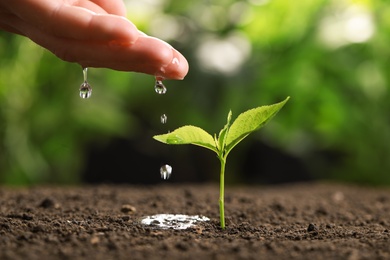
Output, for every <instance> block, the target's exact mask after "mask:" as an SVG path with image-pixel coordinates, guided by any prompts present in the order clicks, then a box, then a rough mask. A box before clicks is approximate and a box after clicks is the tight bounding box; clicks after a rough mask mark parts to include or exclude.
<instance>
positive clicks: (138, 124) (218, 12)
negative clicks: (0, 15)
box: [0, 0, 390, 185]
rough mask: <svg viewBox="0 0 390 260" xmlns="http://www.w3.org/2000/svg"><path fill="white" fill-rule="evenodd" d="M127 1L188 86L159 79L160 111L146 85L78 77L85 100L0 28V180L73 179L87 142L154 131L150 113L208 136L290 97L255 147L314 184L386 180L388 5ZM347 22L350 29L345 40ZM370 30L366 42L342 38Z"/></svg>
mask: <svg viewBox="0 0 390 260" xmlns="http://www.w3.org/2000/svg"><path fill="white" fill-rule="evenodd" d="M126 4H127V5H128V17H129V19H131V20H132V21H133V22H134V23H135V24H136V25H137V26H138V28H140V29H141V30H144V31H145V32H146V33H148V34H149V35H152V36H156V37H161V38H163V39H164V40H167V41H169V42H170V43H171V44H172V45H173V46H174V47H175V48H177V49H178V50H180V51H181V52H182V53H184V55H185V56H186V57H187V59H188V60H189V64H190V73H189V74H188V76H187V77H186V79H185V80H184V81H182V82H174V81H169V82H167V83H166V85H167V87H168V94H167V95H166V96H165V97H164V98H163V100H164V101H163V102H160V101H159V100H161V96H160V97H158V98H157V97H155V95H154V94H153V78H152V77H150V76H145V75H139V74H134V73H123V72H115V71H110V70H105V69H90V71H89V72H90V73H89V80H90V83H91V84H92V87H93V89H94V92H93V96H92V98H91V100H88V101H87V102H85V100H79V98H78V93H77V89H78V87H79V85H80V84H81V81H82V73H81V68H80V66H78V65H77V64H67V63H65V62H62V61H60V60H58V59H57V58H55V57H54V56H53V55H52V54H50V53H48V52H47V51H44V50H43V49H42V48H39V47H37V46H35V45H34V44H33V43H31V42H30V41H28V40H26V39H23V38H22V37H20V36H14V35H11V34H8V33H5V32H0V182H1V183H22V184H23V183H39V182H55V183H69V182H73V183H74V182H77V180H78V179H79V177H80V175H81V174H82V171H83V168H84V165H85V157H86V153H87V151H88V146H89V145H90V144H95V143H98V144H99V145H100V146H103V147H104V146H105V145H106V143H108V142H109V140H110V139H111V138H114V137H118V136H121V137H124V138H128V139H131V140H138V139H139V137H140V135H142V134H143V133H150V134H152V133H153V131H158V129H159V127H160V124H159V122H158V120H156V117H158V116H159V115H156V114H158V111H161V109H164V110H165V111H164V112H165V113H166V114H168V116H169V118H170V121H169V122H170V123H172V124H173V125H171V126H170V127H172V128H176V127H175V126H181V125H184V124H185V123H186V122H188V119H189V118H190V119H191V122H193V124H195V125H198V126H202V128H204V129H212V125H214V124H217V123H220V124H221V125H222V124H224V123H225V122H224V121H223V120H222V118H224V117H225V113H226V111H225V109H226V107H230V108H231V109H232V110H233V111H245V110H247V109H248V108H251V107H255V106H257V104H258V103H259V102H261V103H270V104H271V103H274V102H275V98H278V97H279V98H280V97H284V96H286V93H288V94H289V95H292V96H294V100H292V101H291V102H290V104H289V109H288V111H286V112H285V113H283V114H281V115H279V117H278V122H279V123H280V124H276V123H274V122H271V124H270V126H269V127H267V128H265V129H264V131H262V133H261V135H258V136H256V138H258V139H261V140H262V141H264V140H266V142H268V144H269V145H270V146H272V147H276V148H278V149H280V150H283V151H284V152H285V153H288V154H291V155H292V156H294V157H297V158H299V160H300V161H302V162H304V164H305V166H306V167H307V168H308V169H309V170H310V171H311V172H312V173H313V174H314V175H313V177H314V178H319V179H331V180H342V181H348V182H359V183H365V184H388V185H389V184H390V175H389V174H388V173H389V172H390V160H388V159H387V155H388V154H390V123H389V116H388V113H387V111H389V110H390V104H389V102H388V100H389V98H390V95H389V93H390V89H389V86H390V74H389V73H388V57H389V56H390V48H389V42H390V18H389V17H390V5H388V1H384V0H357V1H325V0H311V1H295V2H291V1H285V0H273V1H260V0H254V1H252V0H251V1H246V0H240V1H236V0H218V1H212V2H210V1H172V0H164V1H157V2H156V1H154V2H153V3H152V2H150V1H127V2H126ZM200 18H201V19H200ZM354 21H355V22H354ZM356 21H360V22H357V23H356ZM359 24H360V25H362V27H361V28H360V29H361V30H360V31H359V33H353V32H352V33H351V32H349V31H348V30H349V29H351V28H354V27H355V26H358V25H359ZM352 25H353V26H352ZM370 26H371V27H372V29H373V30H372V34H371V35H370V36H369V37H368V38H366V39H362V38H361V40H360V41H359V39H358V41H356V38H348V37H351V36H352V37H353V36H355V37H356V36H362V35H363V34H364V33H366V32H367V28H368V29H369V28H370ZM358 29H359V28H358ZM351 39H355V41H352V40H351ZM218 44H219V45H218ZM207 50H209V52H207ZM218 50H220V52H221V53H222V54H219V56H216V57H217V59H214V58H213V57H214V56H215V55H216V54H218ZM227 53H228V54H229V55H227ZM201 54H203V56H202V55H201ZM228 58H236V59H233V60H231V59H228ZM215 60H217V61H219V63H218V62H217V63H216V64H215V63H214V62H215ZM232 64H233V65H234V64H237V66H235V67H229V70H227V69H226V68H227V67H228V66H230V65H232ZM210 65H214V66H210ZM216 68H218V69H216ZM220 68H222V69H220ZM215 121H216V122H215ZM145 122H147V125H148V127H150V129H145ZM219 139H220V140H222V139H221V138H219ZM240 148H241V149H242V150H243V152H245V149H246V147H245V145H242V146H241V147H240ZM144 149H145V150H147V151H152V150H153V146H147V147H144ZM183 156H187V157H190V155H188V154H184V153H183ZM237 160H239V159H237ZM241 165H242V163H240V162H239V161H237V163H233V162H232V161H231V164H230V167H240V166H241ZM230 169H231V171H232V172H233V173H235V172H240V169H234V168H230ZM107 174H108V175H109V173H107ZM286 174H288V172H286ZM157 177H158V176H157ZM236 179H237V178H236ZM242 181H246V180H245V179H244V180H242Z"/></svg>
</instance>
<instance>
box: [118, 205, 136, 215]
mask: <svg viewBox="0 0 390 260" xmlns="http://www.w3.org/2000/svg"><path fill="white" fill-rule="evenodd" d="M136 211H137V209H136V208H135V207H134V206H131V205H129V204H124V205H122V207H121V212H122V213H134V212H136Z"/></svg>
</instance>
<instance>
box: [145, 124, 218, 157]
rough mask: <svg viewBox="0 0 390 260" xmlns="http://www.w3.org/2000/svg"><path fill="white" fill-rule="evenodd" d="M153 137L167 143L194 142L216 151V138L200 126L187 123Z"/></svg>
mask: <svg viewBox="0 0 390 260" xmlns="http://www.w3.org/2000/svg"><path fill="white" fill-rule="evenodd" d="M153 138H154V139H155V140H157V141H160V142H162V143H165V144H193V145H198V146H202V147H205V148H208V149H210V150H212V151H214V152H216V153H218V150H217V149H216V147H215V146H216V145H215V141H214V138H213V137H212V136H211V135H210V134H209V133H207V132H206V131H205V130H203V129H202V128H200V127H197V126H192V125H186V126H183V127H179V128H177V129H176V130H175V131H173V132H170V133H168V134H162V135H155V136H153Z"/></svg>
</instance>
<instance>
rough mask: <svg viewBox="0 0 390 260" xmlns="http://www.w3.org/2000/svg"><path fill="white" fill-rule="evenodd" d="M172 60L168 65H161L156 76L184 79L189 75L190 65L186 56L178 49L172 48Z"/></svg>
mask: <svg viewBox="0 0 390 260" xmlns="http://www.w3.org/2000/svg"><path fill="white" fill-rule="evenodd" d="M171 51H172V60H171V62H170V63H168V64H167V65H164V66H162V67H161V69H160V71H158V72H157V73H156V76H158V77H163V78H166V79H177V80H182V79H184V77H185V76H186V75H187V73H188V70H189V65H188V62H187V60H186V58H185V57H184V56H183V55H182V54H181V53H180V52H178V51H177V50H175V49H173V48H171Z"/></svg>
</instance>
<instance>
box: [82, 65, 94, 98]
mask: <svg viewBox="0 0 390 260" xmlns="http://www.w3.org/2000/svg"><path fill="white" fill-rule="evenodd" d="M83 75H84V82H83V83H82V84H81V85H80V89H79V90H80V97H81V98H84V99H85V98H90V97H91V95H92V87H91V85H89V83H88V68H83Z"/></svg>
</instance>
